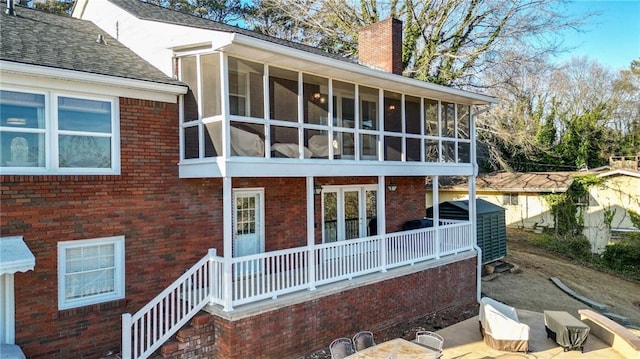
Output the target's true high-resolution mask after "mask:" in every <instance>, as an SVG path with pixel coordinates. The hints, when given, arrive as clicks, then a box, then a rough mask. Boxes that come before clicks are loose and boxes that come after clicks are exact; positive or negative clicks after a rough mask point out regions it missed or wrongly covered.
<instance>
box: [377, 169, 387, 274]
mask: <svg viewBox="0 0 640 359" xmlns="http://www.w3.org/2000/svg"><path fill="white" fill-rule="evenodd" d="M386 188H387V186H386V184H385V176H378V202H377V203H376V212H377V214H376V215H377V222H378V223H377V224H378V237H380V265H382V272H383V273H384V272H386V271H387V212H386V210H385V209H386V203H387V200H386V192H385V190H386Z"/></svg>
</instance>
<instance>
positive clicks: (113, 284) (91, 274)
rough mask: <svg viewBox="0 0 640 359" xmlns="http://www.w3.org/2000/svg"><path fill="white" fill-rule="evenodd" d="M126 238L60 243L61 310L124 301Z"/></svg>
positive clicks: (59, 281)
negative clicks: (118, 300)
mask: <svg viewBox="0 0 640 359" xmlns="http://www.w3.org/2000/svg"><path fill="white" fill-rule="evenodd" d="M124 287H125V281H124V236H115V237H105V238H95V239H85V240H75V241H65V242H58V309H60V310H62V309H70V308H76V307H81V306H85V305H90V304H96V303H103V302H108V301H112V300H117V299H122V298H124Z"/></svg>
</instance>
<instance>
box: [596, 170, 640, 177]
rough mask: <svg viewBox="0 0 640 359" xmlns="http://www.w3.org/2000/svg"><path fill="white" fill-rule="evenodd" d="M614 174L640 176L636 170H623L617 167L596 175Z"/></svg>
mask: <svg viewBox="0 0 640 359" xmlns="http://www.w3.org/2000/svg"><path fill="white" fill-rule="evenodd" d="M614 175H623V176H629V177H637V178H640V172H636V171H633V170H625V169H617V170H613V171H608V172H605V173H601V174H599V175H598V176H597V177H609V176H614Z"/></svg>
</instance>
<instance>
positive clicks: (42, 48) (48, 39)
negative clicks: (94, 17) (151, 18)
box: [0, 5, 184, 86]
mask: <svg viewBox="0 0 640 359" xmlns="http://www.w3.org/2000/svg"><path fill="white" fill-rule="evenodd" d="M0 10H1V12H2V14H1V15H0V16H1V17H0V19H1V22H2V32H1V33H0V60H5V61H11V62H17V63H23V64H30V65H39V66H46V67H52V68H57V69H66V70H75V71H82V72H87V73H93V74H101V75H108V76H115V77H121V78H127V79H134V80H142V81H149V82H155V83H163V84H171V85H183V86H184V84H183V83H181V82H179V81H176V80H173V79H172V78H170V77H168V76H167V75H165V74H164V73H163V72H161V71H160V70H158V69H157V68H155V67H154V66H153V65H151V64H149V63H148V62H146V61H145V60H143V59H142V58H141V57H139V56H138V55H136V54H135V53H134V52H133V51H131V50H129V49H128V48H127V47H125V46H124V45H122V44H121V43H119V42H118V41H117V40H115V39H114V38H112V37H111V36H109V35H108V34H106V33H105V32H104V31H102V30H101V29H100V28H99V27H97V26H96V25H95V24H93V23H92V22H89V21H85V20H79V19H75V18H72V17H70V16H61V15H54V14H49V13H45V12H42V11H38V10H34V9H31V8H27V7H22V6H16V15H15V16H12V15H8V14H6V11H5V10H6V6H4V5H3V6H0ZM99 36H102V38H103V39H104V41H103V42H100V41H98V37H99Z"/></svg>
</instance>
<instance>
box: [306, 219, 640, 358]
mask: <svg viewBox="0 0 640 359" xmlns="http://www.w3.org/2000/svg"><path fill="white" fill-rule="evenodd" d="M507 237H508V241H507V256H506V257H505V258H504V262H506V263H507V264H509V265H513V266H514V268H517V270H515V271H513V272H503V273H499V274H493V275H488V276H484V277H483V281H482V294H483V295H486V296H490V297H492V298H494V299H497V300H499V301H502V302H504V303H507V304H509V305H511V306H513V307H516V308H518V309H525V310H530V311H536V312H543V311H544V310H562V311H566V312H569V313H571V314H573V315H574V316H576V317H579V315H578V310H579V309H591V308H589V306H588V305H586V304H585V303H582V302H580V301H578V300H576V299H574V298H572V297H571V296H569V295H567V294H566V293H564V292H563V291H562V290H560V289H559V288H558V287H557V286H556V285H555V284H554V283H553V282H552V281H551V280H550V279H549V278H550V277H557V278H559V279H560V280H561V281H562V282H563V283H564V284H565V285H566V286H568V287H569V288H571V289H572V290H573V291H574V292H576V293H578V294H580V295H582V296H585V297H587V298H589V299H591V300H593V301H596V302H598V303H601V304H604V305H606V306H607V307H608V308H609V311H610V312H612V313H615V314H618V315H622V316H625V317H627V318H628V319H629V321H630V322H631V324H632V325H635V326H638V327H640V282H637V281H629V280H625V279H623V278H620V277H617V276H614V275H610V274H606V273H602V272H599V271H596V270H593V269H589V268H586V267H584V266H581V265H577V264H573V263H571V262H570V261H567V260H565V259H562V258H559V257H556V256H553V255H551V254H549V253H546V252H544V251H542V250H540V249H538V248H536V247H533V246H531V245H530V244H529V243H528V242H527V241H526V240H525V238H526V233H525V232H521V231H512V230H510V231H509V232H508V236H507ZM477 314H478V306H477V305H472V306H467V307H462V308H454V309H452V310H450V311H448V312H446V313H437V314H435V315H431V316H428V317H425V318H421V319H419V320H416V321H413V322H408V323H402V324H399V325H397V326H394V327H392V328H388V329H386V330H384V331H380V332H377V333H374V337H375V339H376V341H378V342H382V341H385V340H389V339H392V338H398V337H403V338H405V339H413V338H414V337H415V332H416V331H417V330H434V331H435V330H439V329H442V328H444V327H447V326H449V325H452V324H455V323H457V322H460V321H462V320H465V319H468V318H471V317H473V316H476V315H477ZM328 358H331V354H330V353H329V350H328V348H325V349H323V350H319V351H316V352H313V353H309V354H308V355H306V356H303V357H300V358H299V359H328Z"/></svg>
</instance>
